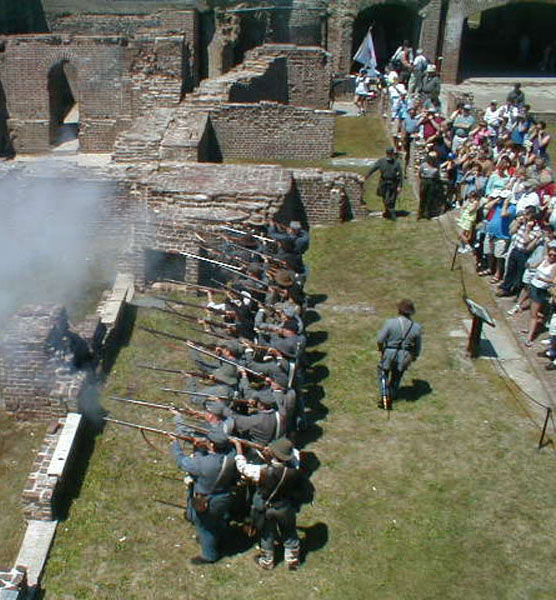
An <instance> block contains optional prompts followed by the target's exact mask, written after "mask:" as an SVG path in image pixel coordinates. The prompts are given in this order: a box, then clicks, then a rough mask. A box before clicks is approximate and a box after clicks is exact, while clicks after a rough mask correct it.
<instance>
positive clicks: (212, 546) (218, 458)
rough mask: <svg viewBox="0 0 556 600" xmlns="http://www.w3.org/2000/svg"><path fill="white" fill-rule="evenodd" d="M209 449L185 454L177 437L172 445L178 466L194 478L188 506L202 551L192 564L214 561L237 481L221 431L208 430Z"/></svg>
mask: <svg viewBox="0 0 556 600" xmlns="http://www.w3.org/2000/svg"><path fill="white" fill-rule="evenodd" d="M207 437H208V440H209V442H208V448H207V449H208V452H207V453H206V454H203V453H200V452H195V453H194V454H193V455H192V456H187V455H186V454H185V452H184V451H183V450H182V448H181V447H180V445H179V443H178V441H177V440H175V439H174V442H173V443H172V445H171V447H170V448H171V451H172V453H173V454H174V456H175V457H176V462H177V465H178V467H179V468H180V469H183V470H184V471H186V472H187V473H188V474H189V475H191V477H192V478H193V481H194V483H193V493H192V495H191V496H190V501H189V502H188V506H187V513H188V518H189V520H190V521H191V522H192V523H193V524H194V525H195V529H196V531H197V536H198V538H199V543H200V544H201V554H200V555H199V556H196V557H195V558H192V559H191V563H192V564H193V565H203V564H207V563H214V562H216V561H217V560H218V559H219V558H220V556H221V553H220V544H221V542H222V539H223V537H224V535H225V533H226V530H227V528H228V521H229V511H230V507H231V503H232V488H233V486H234V485H235V483H236V480H237V471H236V466H235V461H234V454H235V453H234V451H233V450H232V449H231V447H230V444H229V443H228V437H227V436H226V435H225V434H224V433H223V432H222V431H217V430H215V431H210V432H209V433H208V435H207Z"/></svg>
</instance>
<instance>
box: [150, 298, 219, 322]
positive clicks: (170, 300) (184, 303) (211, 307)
mask: <svg viewBox="0 0 556 600" xmlns="http://www.w3.org/2000/svg"><path fill="white" fill-rule="evenodd" d="M151 298H154V299H155V300H163V301H164V302H166V303H168V304H178V305H179V306H187V307H189V308H200V309H201V310H210V311H211V312H213V313H216V314H219V315H225V314H226V313H227V312H229V311H226V310H222V309H221V308H214V307H213V306H201V305H200V304H195V303H194V302H184V301H183V300H174V299H173V298H168V297H166V296H151ZM170 310H172V312H174V310H173V309H170ZM176 314H179V315H183V314H184V313H178V312H177V311H176ZM187 316H188V317H189V316H191V315H187Z"/></svg>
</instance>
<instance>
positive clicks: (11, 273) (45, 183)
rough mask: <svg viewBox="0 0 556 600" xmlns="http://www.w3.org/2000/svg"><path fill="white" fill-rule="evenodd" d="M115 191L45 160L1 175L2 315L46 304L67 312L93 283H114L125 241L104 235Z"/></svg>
mask: <svg viewBox="0 0 556 600" xmlns="http://www.w3.org/2000/svg"><path fill="white" fill-rule="evenodd" d="M113 193H114V189H113V184H112V183H111V182H109V181H98V180H97V181H95V180H92V179H84V178H83V175H82V173H81V172H73V173H69V174H68V173H67V172H64V171H62V167H61V166H60V165H58V164H56V163H53V162H48V161H44V162H41V163H34V165H33V169H32V172H29V170H28V169H19V170H14V171H13V172H8V174H7V175H6V176H5V177H3V178H2V179H0V210H1V211H2V219H1V221H0V281H1V288H0V320H1V319H4V318H6V317H7V316H9V314H10V313H11V312H13V311H14V310H15V309H17V308H18V306H20V305H22V304H41V303H44V302H55V303H58V304H63V305H64V306H66V308H68V311H69V313H70V315H71V313H72V305H73V304H74V303H76V302H77V301H81V302H83V300H84V296H85V295H86V294H87V290H88V289H90V287H91V284H92V283H94V282H97V283H99V284H100V283H104V284H106V285H109V284H110V283H111V281H112V279H113V277H114V271H115V264H116V257H117V254H118V251H119V248H118V246H120V247H121V245H122V242H123V240H114V239H110V240H107V239H105V238H104V236H103V235H102V228H103V223H105V222H106V219H107V218H109V211H110V206H109V201H110V199H111V197H112V196H113ZM92 308H93V307H92Z"/></svg>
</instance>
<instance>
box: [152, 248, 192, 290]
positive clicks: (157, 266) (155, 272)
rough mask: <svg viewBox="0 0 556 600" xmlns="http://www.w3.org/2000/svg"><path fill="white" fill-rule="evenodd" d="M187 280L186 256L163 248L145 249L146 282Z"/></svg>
mask: <svg viewBox="0 0 556 600" xmlns="http://www.w3.org/2000/svg"><path fill="white" fill-rule="evenodd" d="M162 279H173V280H174V281H185V257H183V256H180V255H179V254H173V253H170V252H163V251H161V250H152V249H150V248H148V249H146V250H145V282H146V283H152V282H154V281H161V280H162Z"/></svg>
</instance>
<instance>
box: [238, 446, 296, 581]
mask: <svg viewBox="0 0 556 600" xmlns="http://www.w3.org/2000/svg"><path fill="white" fill-rule="evenodd" d="M235 446H236V456H235V461H236V466H237V470H238V471H239V473H240V474H241V475H242V476H243V477H245V478H247V479H249V480H250V481H253V482H254V483H256V484H257V491H256V492H255V495H254V497H253V505H252V512H251V514H252V519H253V525H254V526H255V528H256V529H257V530H258V531H259V532H260V555H259V556H258V557H256V562H257V564H258V565H259V566H260V567H261V568H263V569H273V568H274V566H275V544H276V542H278V540H280V541H281V542H282V544H283V546H284V562H285V563H286V565H287V567H288V569H289V570H295V569H297V567H298V566H299V550H300V542H299V537H298V535H297V528H296V513H297V510H298V506H299V504H298V496H299V491H300V489H302V487H303V483H302V478H303V477H304V475H303V473H302V471H301V470H300V469H299V460H298V457H297V456H296V453H295V451H294V447H293V444H292V442H291V441H290V440H289V439H287V438H285V437H282V438H280V439H277V440H276V441H274V442H272V444H270V446H269V455H270V462H269V464H264V465H263V464H254V463H250V462H247V459H246V458H245V456H244V454H243V448H242V445H241V442H240V441H239V440H237V441H235Z"/></svg>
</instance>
